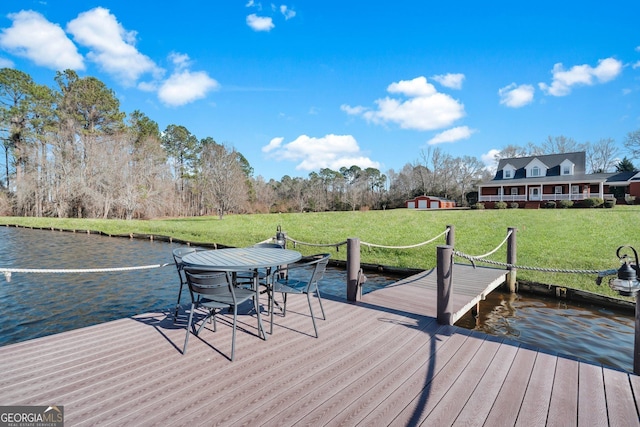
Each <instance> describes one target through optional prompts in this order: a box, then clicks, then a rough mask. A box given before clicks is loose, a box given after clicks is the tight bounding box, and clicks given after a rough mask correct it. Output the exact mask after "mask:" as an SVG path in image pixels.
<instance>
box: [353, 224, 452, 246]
mask: <svg viewBox="0 0 640 427" xmlns="http://www.w3.org/2000/svg"><path fill="white" fill-rule="evenodd" d="M448 233H449V229H448V228H447V229H446V230H444V231H443V232H442V233H440V234H438V235H437V236H435V237H434V238H432V239H429V240H427V241H426V242H421V243H416V244H415V245H407V246H386V245H378V244H375V243H368V242H360V244H361V245H365V246H368V247H369V249H371V248H383V249H412V248H418V247H420V246H424V245H428V244H429V243H433V242H434V241H436V240H437V239H439V238H440V237H442V236H446V235H447V234H448Z"/></svg>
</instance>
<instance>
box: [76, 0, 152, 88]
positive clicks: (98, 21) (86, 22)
mask: <svg viewBox="0 0 640 427" xmlns="http://www.w3.org/2000/svg"><path fill="white" fill-rule="evenodd" d="M67 31H68V32H69V33H71V34H72V35H73V38H74V40H75V41H76V42H77V43H80V44H82V45H84V46H86V47H88V48H89V49H91V51H90V52H89V53H88V54H87V57H88V58H89V59H91V60H92V61H94V62H96V63H97V64H98V65H99V66H100V67H102V69H104V70H105V71H106V72H107V73H109V74H112V75H114V76H115V77H116V78H118V79H120V80H121V81H122V83H123V84H127V85H130V84H133V83H135V82H136V81H137V80H138V79H139V78H140V76H142V75H143V74H145V73H148V72H150V73H153V74H155V75H156V76H159V75H160V74H161V70H160V69H159V68H158V67H157V66H156V64H155V63H154V62H153V61H152V60H151V59H150V58H149V57H148V56H146V55H143V54H142V53H140V52H139V51H138V50H137V49H136V47H135V46H134V43H135V40H136V32H135V31H126V30H125V29H124V27H123V26H122V25H121V24H120V23H119V22H118V21H117V19H116V17H115V16H114V15H112V14H111V13H110V12H109V10H107V9H105V8H102V7H96V8H95V9H91V10H89V11H87V12H82V13H81V14H79V15H78V17H77V18H76V19H74V20H72V21H70V22H69V23H68V24H67Z"/></svg>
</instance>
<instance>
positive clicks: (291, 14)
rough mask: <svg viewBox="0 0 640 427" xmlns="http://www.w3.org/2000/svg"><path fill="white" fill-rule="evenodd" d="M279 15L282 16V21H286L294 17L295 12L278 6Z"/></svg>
mask: <svg viewBox="0 0 640 427" xmlns="http://www.w3.org/2000/svg"><path fill="white" fill-rule="evenodd" d="M280 13H282V15H284V19H285V20H287V21H288V20H289V19H291V18H293V17H294V16H296V11H295V10H291V9H289V7H288V6H287V5H284V4H283V5H281V6H280Z"/></svg>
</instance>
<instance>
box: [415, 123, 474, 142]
mask: <svg viewBox="0 0 640 427" xmlns="http://www.w3.org/2000/svg"><path fill="white" fill-rule="evenodd" d="M475 132H476V131H475V130H473V129H469V127H468V126H458V127H455V128H452V129H447V130H445V131H444V132H440V133H439V134H437V135H436V136H434V137H433V138H431V139H430V140H429V141H427V144H429V145H435V144H442V143H444V142H456V141H460V140H461V139H469V138H471V135H472V134H474V133H475Z"/></svg>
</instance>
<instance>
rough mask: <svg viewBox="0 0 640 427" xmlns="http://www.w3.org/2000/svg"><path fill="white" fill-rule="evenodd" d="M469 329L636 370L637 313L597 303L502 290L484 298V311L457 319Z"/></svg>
mask: <svg viewBox="0 0 640 427" xmlns="http://www.w3.org/2000/svg"><path fill="white" fill-rule="evenodd" d="M457 325H458V326H462V327H465V328H468V329H473V330H478V331H482V332H485V333H488V334H491V335H495V336H502V337H505V338H510V339H513V340H516V341H518V342H521V343H524V344H529V345H533V346H535V347H539V348H543V349H547V350H549V351H552V352H557V353H560V354H566V355H570V356H574V357H576V358H580V359H583V360H586V361H590V362H596V363H601V364H604V365H607V366H612V367H616V368H620V369H624V370H625V371H633V341H634V333H635V332H634V330H635V329H634V328H635V324H634V317H633V316H632V315H629V314H625V313H622V312H615V311H612V310H609V309H603V308H599V307H595V306H589V305H580V304H574V303H570V302H566V301H558V300H556V299H549V298H543V297H538V296H536V297H535V298H534V297H530V296H527V295H522V294H509V293H501V292H493V293H491V294H490V295H489V296H488V297H487V299H486V300H485V301H481V302H480V315H479V316H478V317H477V318H473V316H471V314H467V315H466V316H464V317H463V318H462V319H460V321H459V322H458V323H457Z"/></svg>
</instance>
